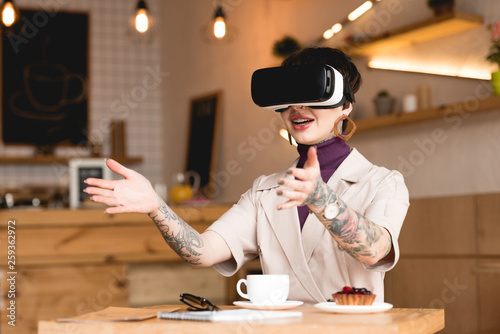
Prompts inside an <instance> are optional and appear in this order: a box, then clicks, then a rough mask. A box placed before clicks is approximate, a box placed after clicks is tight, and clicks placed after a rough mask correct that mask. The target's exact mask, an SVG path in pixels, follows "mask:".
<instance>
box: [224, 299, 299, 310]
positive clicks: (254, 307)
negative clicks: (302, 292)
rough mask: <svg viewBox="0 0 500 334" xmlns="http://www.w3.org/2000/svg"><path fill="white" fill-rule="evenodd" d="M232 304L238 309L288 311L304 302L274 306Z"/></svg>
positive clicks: (245, 303) (250, 303)
mask: <svg viewBox="0 0 500 334" xmlns="http://www.w3.org/2000/svg"><path fill="white" fill-rule="evenodd" d="M233 304H234V305H236V306H239V307H243V308H249V309H252V310H288V309H290V308H294V307H297V306H300V305H302V304H304V302H301V301H295V300H287V301H286V302H284V303H283V304H277V305H274V304H254V303H252V302H249V301H241V302H233Z"/></svg>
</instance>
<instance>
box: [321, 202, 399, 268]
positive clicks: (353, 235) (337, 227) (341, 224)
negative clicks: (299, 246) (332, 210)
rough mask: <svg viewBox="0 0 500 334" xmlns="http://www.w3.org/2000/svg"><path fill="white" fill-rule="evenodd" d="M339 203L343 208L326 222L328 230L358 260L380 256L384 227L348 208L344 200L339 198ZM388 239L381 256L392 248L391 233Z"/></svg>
mask: <svg viewBox="0 0 500 334" xmlns="http://www.w3.org/2000/svg"><path fill="white" fill-rule="evenodd" d="M339 203H340V204H341V208H340V213H339V214H338V216H337V217H336V218H335V219H333V220H331V221H329V222H325V223H326V227H327V228H328V230H329V231H330V232H331V233H332V234H333V235H334V236H337V237H338V239H339V240H338V241H339V244H340V246H341V247H342V249H344V250H345V251H346V252H347V253H348V254H350V255H351V256H352V257H354V258H355V259H357V260H361V258H377V257H380V244H381V242H382V241H383V239H384V234H383V232H382V231H383V230H382V228H381V227H380V226H378V225H377V224H375V223H373V222H371V221H370V220H368V219H367V218H365V217H363V216H361V215H360V214H358V213H357V212H355V211H354V210H353V209H351V208H348V207H347V206H346V205H345V203H343V202H342V201H340V200H339ZM386 240H387V243H388V245H387V247H383V248H385V249H383V251H384V254H383V256H381V257H380V258H383V257H385V256H386V255H387V254H389V252H390V250H391V244H392V241H391V238H390V236H389V234H387V239H386ZM382 244H385V243H384V242H382Z"/></svg>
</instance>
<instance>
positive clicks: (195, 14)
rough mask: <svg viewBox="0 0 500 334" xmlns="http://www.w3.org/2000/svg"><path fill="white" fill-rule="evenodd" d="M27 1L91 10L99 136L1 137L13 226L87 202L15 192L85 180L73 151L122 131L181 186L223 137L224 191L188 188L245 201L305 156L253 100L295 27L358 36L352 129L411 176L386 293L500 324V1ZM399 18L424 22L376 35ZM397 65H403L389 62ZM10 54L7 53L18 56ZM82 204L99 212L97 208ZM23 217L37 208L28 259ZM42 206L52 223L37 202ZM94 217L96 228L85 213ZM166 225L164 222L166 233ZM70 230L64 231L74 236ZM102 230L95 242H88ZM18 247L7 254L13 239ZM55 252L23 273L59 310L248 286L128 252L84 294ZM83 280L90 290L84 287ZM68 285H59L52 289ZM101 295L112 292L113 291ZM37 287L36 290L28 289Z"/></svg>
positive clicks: (492, 327) (456, 325) (460, 318)
mask: <svg viewBox="0 0 500 334" xmlns="http://www.w3.org/2000/svg"><path fill="white" fill-rule="evenodd" d="M14 3H15V5H16V6H18V7H19V8H21V9H30V10H34V11H35V13H36V12H39V13H42V14H40V15H39V16H38V17H37V19H38V21H37V20H36V19H34V21H33V22H34V27H33V28H34V31H35V35H36V31H37V29H42V28H43V26H44V25H45V24H46V22H50V20H51V19H53V18H56V17H57V14H56V15H53V16H52V15H48V14H47V13H52V12H61V13H62V12H64V13H86V14H88V44H87V46H88V49H87V60H86V61H87V62H86V65H87V67H86V69H87V75H86V78H85V89H86V91H85V94H86V105H87V112H88V124H87V136H88V137H87V139H88V143H89V144H88V145H87V146H64V145H62V146H57V147H55V149H54V150H53V152H51V154H53V155H54V156H55V157H56V158H53V157H52V158H50V157H49V158H47V157H39V156H38V157H35V152H36V151H37V149H36V148H35V146H34V145H19V144H9V143H4V142H1V143H0V186H1V189H0V190H1V191H0V192H1V193H2V209H1V210H2V212H1V213H0V214H1V217H2V222H1V224H2V229H3V232H6V227H5V225H6V224H7V220H9V219H12V218H15V217H17V215H18V213H19V212H28V211H29V212H36V213H37V214H36V215H38V214H39V213H40V212H43V213H45V214H47V213H48V214H49V216H43V217H48V218H46V219H47V220H48V221H50V219H51V218H50V214H51V213H52V214H54V212H56V211H61V210H64V209H67V208H66V206H67V205H69V204H68V203H67V201H65V200H61V198H63V199H64V198H65V197H64V196H65V195H64V196H63V197H59V199H58V200H57V201H56V200H54V199H49V200H47V201H45V200H42V201H41V202H36V204H37V205H39V207H38V208H34V207H33V205H35V204H31V202H30V203H26V202H23V203H22V205H18V204H19V203H14V204H12V203H11V206H13V207H12V208H10V209H7V208H6V207H7V204H8V201H7V200H6V194H7V193H11V194H17V195H16V196H18V197H17V198H22V196H21V195H19V194H24V195H26V192H28V193H29V191H28V190H31V191H37V192H39V193H40V194H42V193H43V189H45V190H47V189H51V190H53V191H54V192H57V191H59V190H58V189H63V190H65V191H67V190H68V187H69V186H70V184H71V183H72V180H71V177H70V171H69V166H68V163H69V161H70V160H72V159H82V158H91V157H94V156H97V157H98V158H99V159H100V160H103V158H104V157H108V156H111V155H112V154H113V153H116V152H117V151H116V150H117V148H116V147H114V146H115V145H116V142H115V141H117V142H120V140H121V142H122V144H121V145H122V147H119V148H118V149H119V150H121V151H120V152H121V156H120V157H121V158H122V160H124V162H125V164H126V165H127V166H129V167H131V168H133V169H135V170H137V171H138V172H140V173H142V174H143V175H144V176H146V177H147V178H148V179H149V180H150V181H151V182H152V184H153V185H155V187H156V188H157V189H158V190H159V191H160V193H161V194H162V195H163V196H164V197H165V199H167V200H168V201H169V202H170V201H171V198H170V191H171V189H172V188H174V187H175V186H176V185H177V183H178V181H179V180H176V178H175V177H174V176H176V175H177V174H178V173H182V172H185V171H186V161H187V159H188V158H187V157H188V154H189V151H190V150H193V149H195V148H196V146H198V143H199V145H202V144H203V142H204V141H206V140H208V139H210V140H213V141H214V143H213V148H212V153H213V157H214V159H213V161H212V162H211V165H210V166H211V167H210V182H211V183H210V189H209V190H210V191H209V193H210V194H209V195H210V197H211V198H209V199H205V198H202V197H198V198H195V199H193V200H191V201H190V202H187V203H181V204H177V205H178V206H180V207H184V208H186V207H187V208H191V207H195V208H196V207H203V206H208V207H210V206H217V205H230V204H231V203H235V202H236V201H237V200H238V199H239V196H240V195H241V194H242V193H243V192H244V191H246V190H247V189H248V188H249V187H250V186H251V185H252V181H253V180H254V179H255V178H256V177H257V176H259V175H262V174H269V173H272V172H275V171H278V170H282V169H284V168H286V167H287V166H288V165H289V164H290V163H291V162H292V161H293V160H294V159H295V158H296V156H297V152H296V148H295V147H294V146H293V145H290V143H289V142H288V140H287V139H284V138H283V137H282V136H280V134H279V130H280V129H281V123H280V122H281V120H280V119H279V116H278V115H277V114H276V113H274V112H271V111H268V110H264V109H262V108H259V107H257V106H256V105H255V104H254V103H253V102H252V99H251V95H250V79H251V75H252V73H253V71H255V70H256V69H259V68H263V67H270V66H278V65H279V64H280V62H281V60H282V59H283V58H282V56H281V55H280V54H278V53H279V52H278V51H281V52H286V51H287V50H286V45H287V44H286V43H284V42H286V41H288V42H290V43H291V44H292V46H294V43H296V44H298V45H299V46H309V45H316V46H332V47H342V48H346V49H347V50H348V51H349V52H351V55H352V57H353V60H354V62H355V63H356V64H357V66H358V68H359V70H360V72H361V74H362V76H363V80H364V81H363V85H362V87H361V89H360V91H359V92H358V93H357V96H356V103H355V106H354V111H353V114H352V115H353V119H354V121H355V122H356V123H357V124H358V130H357V132H356V133H355V135H354V136H353V137H352V139H350V140H349V142H348V143H349V145H350V146H352V147H356V148H357V149H358V150H359V151H360V152H362V154H363V155H365V156H366V157H367V158H368V159H369V160H370V161H372V162H373V163H375V164H377V165H380V166H385V167H387V168H390V169H397V170H399V171H401V172H402V173H403V175H404V176H405V181H406V184H407V186H408V188H409V191H410V197H411V208H410V212H409V218H408V219H407V221H406V222H405V225H404V226H403V231H402V233H401V237H400V243H401V251H402V255H401V261H400V263H399V264H398V266H396V269H394V271H393V272H391V273H389V274H387V276H386V301H388V302H392V303H394V305H395V306H396V307H423V308H429V307H434V308H445V310H446V324H447V326H446V329H445V330H444V332H449V333H498V332H499V331H500V324H499V320H498V318H497V317H496V316H495V312H497V311H498V308H499V302H498V300H499V299H500V289H499V288H500V287H499V283H498V281H499V280H498V278H499V274H500V269H499V268H500V267H499V263H500V262H499V259H500V247H499V246H498V244H500V243H499V242H498V240H499V238H500V224H499V223H500V222H499V219H498V215H499V214H500V211H499V209H498V207H499V205H498V204H499V203H500V196H499V195H498V194H499V193H500V118H499V110H500V99H499V98H498V97H497V96H496V95H495V94H494V92H493V88H492V83H491V82H490V77H491V74H492V73H493V72H496V71H498V70H499V68H498V64H494V63H491V62H489V61H487V60H486V56H487V55H488V52H489V48H490V45H491V43H492V42H491V38H490V31H489V30H488V26H489V24H491V23H495V22H500V2H498V1H496V0H477V1H472V0H455V3H454V14H451V17H452V18H456V20H455V21H458V23H457V22H453V23H451V24H450V25H449V26H448V25H446V24H444V25H442V26H439V25H432V24H431V23H430V22H431V21H432V20H434V21H436V17H435V14H434V13H433V12H432V10H431V8H430V7H429V6H428V4H427V1H426V0H382V1H372V8H371V9H369V10H368V11H367V12H366V13H365V14H363V15H362V16H360V17H359V18H358V19H356V20H355V21H352V22H351V21H348V20H347V19H346V18H347V15H348V14H349V13H350V12H352V11H353V10H354V9H356V8H357V7H358V6H360V5H362V4H363V3H365V0H356V1H332V0H308V1H305V0H252V1H250V0H220V1H216V0H182V1H181V0H168V1H161V0H148V1H146V3H147V7H148V10H149V12H150V14H151V15H152V17H153V19H154V25H153V26H152V28H151V30H150V32H149V33H148V34H147V36H141V35H140V34H137V33H134V32H133V30H132V28H131V27H130V18H131V16H132V14H133V12H134V10H135V8H136V6H137V1H133V0H106V1H98V0H80V1H73V0H17V1H15V2H14ZM219 7H221V8H222V10H223V14H224V19H225V23H226V36H225V37H224V38H221V39H218V38H215V37H214V36H213V35H212V30H211V29H212V25H213V23H214V18H215V16H216V10H217V8H219ZM43 13H45V14H43ZM33 17H34V18H35V16H33ZM44 20H47V21H44ZM434 21H433V22H434ZM445 21H446V20H445ZM448 21H454V20H453V19H450V20H448ZM448 21H446V22H448ZM336 23H341V24H342V30H340V31H337V30H336V28H337V27H338V25H335V24H336ZM434 23H435V22H434ZM429 27H430V28H429ZM398 32H405V33H407V35H403V38H401V39H397V38H394V40H393V42H392V44H391V43H389V44H388V45H383V46H381V47H379V48H377V47H374V48H370V47H372V46H374V45H375V44H376V43H375V42H373V43H370V42H368V41H367V40H366V38H370V37H374V36H380V35H383V34H387V35H391V36H392V35H397V33H398ZM75 35H76V34H75ZM332 35H333V36H332ZM69 36H70V37H71V36H72V35H71V34H70V35H69ZM280 42H282V43H280ZM18 43H19V44H17V45H18V46H19V48H22V47H24V46H25V45H29V41H28V42H26V43H25V42H22V41H21V42H19V41H18ZM280 45H281V46H283V45H285V50H283V49H280V48H279V46H280ZM4 48H5V39H4ZM365 51H366V52H365ZM363 52H365V53H363ZM387 65H392V66H394V67H397V66H399V69H400V70H397V69H386V68H377V67H385V66H387ZM3 66H4V69H5V63H4V64H3ZM401 68H403V70H401ZM4 71H5V70H4ZM443 71H444V72H446V73H442V72H443ZM431 72H432V73H431ZM436 72H439V73H436ZM2 84H3V88H4V89H3V91H4V92H5V89H6V88H7V86H8V84H9V83H8V82H6V81H5V80H4V81H3V83H2ZM381 91H386V92H388V93H389V96H390V97H392V98H393V106H392V109H391V110H390V111H389V114H385V115H382V114H381V113H382V112H381V111H377V110H376V108H375V98H376V97H377V95H379V93H380V92H381ZM34 94H36V93H34ZM214 96H215V97H216V98H217V100H216V103H217V104H216V106H217V107H216V110H217V117H216V123H215V124H216V126H213V128H212V129H211V130H213V133H210V132H208V133H207V132H203V131H204V130H203V127H202V128H201V130H200V129H199V128H197V130H196V131H198V130H199V131H201V133H202V134H203V136H206V138H205V137H197V139H196V141H195V142H196V143H197V144H196V145H192V144H190V142H189V141H190V135H192V133H193V131H191V130H190V129H192V125H193V121H192V110H193V106H194V105H195V103H196V101H200V100H203V99H207V98H208V99H210V98H213V97H214ZM68 100H69V98H68ZM112 124H115V125H116V124H118V125H117V127H116V128H118V129H121V132H120V131H118V132H120V133H119V136H121V137H118V139H116V138H114V137H113V136H116V135H117V131H116V130H115V131H113V130H112V129H111V127H112ZM120 126H123V127H122V128H120ZM116 128H115V129H116ZM4 131H5V129H4ZM18 131H28V130H26V129H25V130H23V129H22V128H21V129H19V130H18ZM210 136H213V138H210ZM113 138H114V139H113ZM114 140H115V141H114ZM113 143H115V144H113ZM123 152H125V153H123ZM47 159H48V162H47ZM51 159H52V160H51ZM19 196H20V197H19ZM28 196H29V195H28ZM40 196H43V195H40ZM14 198H16V197H15V196H14ZM44 198H45V197H44ZM29 199H30V200H31V198H29ZM33 203H34V202H33ZM90 209H93V207H91V208H90ZM82 210H89V208H83V209H82ZM79 212H80V211H79ZM80 215H81V216H82V215H83V217H84V216H85V211H83V213H80ZM30 217H32V216H30ZM38 217H42V215H38ZM30 219H31V218H30ZM99 219H101V218H99ZM70 220H71V219H70ZM78 221H79V222H81V218H80V219H79V220H78ZM23 223H26V222H25V221H23V220H22V219H21V218H19V219H18V226H19V235H18V240H19V244H18V254H19V267H21V265H22V257H21V256H22V252H23V250H22V245H23V244H22V240H23V234H22V233H23V230H22V227H23ZM30 223H32V225H34V224H36V218H35V221H34V222H30ZM67 223H68V224H71V221H68V222H67ZM144 224H146V223H144ZM151 224H152V223H151ZM78 226H80V225H78ZM117 229H118V227H117ZM79 231H80V232H81V234H84V233H85V230H84V228H82V230H79ZM103 231H104V230H103ZM106 233H114V232H113V229H110V230H106ZM4 235H5V234H4ZM26 235H28V232H26ZM66 237H67V236H66ZM100 237H101V238H103V237H104V236H102V235H101V236H100ZM158 237H159V238H160V239H161V235H160V234H159V233H158ZM73 238H78V237H77V236H73ZM59 241H60V242H61V243H59V244H58V245H62V243H65V242H69V243H70V242H72V240H71V239H68V240H59ZM161 241H162V240H160V242H161ZM2 244H3V243H2ZM3 245H4V244H3ZM91 246H92V245H86V244H85V243H81V244H80V245H79V247H80V248H82V249H85V248H87V247H91ZM2 247H3V246H2ZM41 247H42V248H43V244H42V246H41ZM54 247H55V246H54ZM165 247H166V246H165ZM4 248H5V247H4ZM56 248H57V247H56ZM164 251H166V249H165V250H164ZM2 252H4V253H2V254H6V251H5V250H4V249H2ZM110 257H112V255H110ZM4 258H6V256H5V257H4ZM2 261H3V260H2ZM118 262H119V261H118ZM1 265H2V266H4V264H3V263H2V264H1ZM65 266H67V264H61V265H58V266H55V269H54V270H56V271H55V272H57V270H64V269H65V268H66V267H65ZM96 268H98V269H99V268H100V269H102V267H99V266H97V267H96ZM21 269H22V267H21V268H19V270H21ZM39 269H40V268H39V267H37V266H36V265H34V266H32V267H28V266H26V267H24V270H25V276H26V277H22V275H21V277H20V278H19V279H18V289H21V287H19V285H21V286H22V287H23V288H24V289H25V290H26V291H27V292H31V293H32V294H34V293H36V296H39V297H40V298H39V299H36V298H35V299H36V301H37V303H42V300H44V301H43V302H45V303H46V304H47V303H48V304H49V305H45V306H46V307H48V309H50V308H51V306H52V309H53V310H57V309H58V308H57V307H55V306H56V304H57V303H62V302H61V300H64V298H69V299H70V301H67V303H66V304H64V307H62V308H63V309H64V311H63V310H61V311H60V312H63V313H64V312H66V313H70V314H66V315H71V313H74V315H76V314H78V313H79V312H82V310H94V309H95V308H99V307H101V308H102V307H105V306H108V305H113V304H116V303H121V304H125V305H129V306H144V305H151V304H161V303H168V302H170V303H172V302H174V303H176V302H177V296H178V294H179V293H182V292H195V293H199V294H201V295H204V296H207V297H209V298H211V299H214V300H216V301H217V302H227V296H228V294H231V292H230V290H231V289H234V285H233V286H232V287H227V286H228V285H227V279H225V278H223V277H221V276H219V275H218V274H217V273H215V271H213V270H212V269H206V270H201V271H196V270H194V269H191V268H190V267H189V266H186V265H183V264H181V263H177V262H164V261H156V262H155V261H153V260H148V261H145V262H144V263H141V261H137V262H135V263H131V264H128V265H127V266H126V273H122V272H121V271H120V272H119V273H120V275H118V274H117V271H116V269H115V272H114V276H113V275H111V276H106V277H105V278H104V279H103V280H102V282H101V283H95V284H94V286H92V289H94V290H92V289H91V290H88V291H86V292H84V293H81V292H78V291H76V290H78V286H72V289H73V290H71V288H67V287H66V290H64V291H63V290H62V289H63V286H61V287H60V289H61V290H58V287H57V284H56V283H54V282H53V281H56V282H57V275H56V274H54V276H53V277H52V276H50V275H49V276H47V275H48V274H46V276H43V274H40V273H38V274H36V273H37V270H39ZM30 270H31V271H30ZM40 270H41V269H40ZM120 270H121V269H120ZM102 271H103V270H96V271H93V272H92V273H93V274H92V275H99V274H98V273H99V272H102ZM26 273H30V274H26ZM108 274H109V273H108ZM30 275H31V276H30ZM37 275H41V276H37ZM76 275H77V276H78V275H79V277H80V276H81V277H83V278H82V279H85V278H84V277H85V275H87V274H86V272H85V270H83V269H82V270H81V271H79V272H78V274H76ZM89 275H90V274H89ZM118 276H120V279H123V280H125V281H126V282H127V284H124V285H126V288H124V290H126V292H124V293H120V294H116V295H115V294H113V293H110V296H108V295H106V294H103V293H102V291H103V290H106V289H108V288H107V284H108V281H109V280H110V278H109V277H115V278H116V279H117V280H118V278H117V277H118ZM29 277H32V278H33V277H37V279H32V280H30V278H29ZM48 277H52V278H53V279H49V278H48ZM44 279H45V280H47V281H52V283H50V284H52V285H50V286H51V289H53V290H50V291H48V290H47V289H45V288H44V287H43V284H42V283H40V282H43V281H44ZM2 281H4V279H2ZM23 282H25V283H23ZM231 282H232V281H231ZM2 283H3V282H2ZM28 283H29V284H28ZM45 283H46V284H49V283H48V282H45ZM45 283H44V284H45ZM23 284H24V285H23ZM37 284H38V285H37ZM37 287H38V288H37ZM5 289H7V287H6V285H5V284H3V286H2V295H3V297H4V298H3V299H2V303H3V304H2V310H1V311H0V312H4V310H5V305H6V304H5V302H6V300H7V299H6V298H7V297H6V294H5V292H6V290H5ZM37 289H38V290H37ZM44 289H45V290H44ZM42 290H43V291H45V292H44V293H43V294H42V293H41V292H40V291H42ZM108 290H109V289H108ZM100 291H101V295H99V292H100ZM106 291H107V290H106ZM73 293H74V294H75V295H78V297H75V298H73V299H71V298H70V297H68V296H69V295H71V294H73ZM232 293H233V295H234V292H232ZM124 294H125V295H124ZM57 295H60V296H59V299H57V298H55V297H53V298H52V297H51V296H57ZM118 295H119V296H118ZM99 296H100V297H101V298H100V301H101V302H100V303H99V302H98V303H96V302H95V300H97V301H99V298H98V297H99ZM22 297H23V292H22V291H19V298H22ZM105 297H106V298H105ZM44 298H45V299H44ZM61 298H62V299H61ZM92 298H93V300H94V304H91V302H90V300H92ZM33 302H34V301H33V300H31V301H29V300H27V302H26V304H29V303H33ZM51 303H52V304H51ZM89 305H96V306H95V307H89ZM23 307H24V312H26V314H25V315H23V313H22V312H23ZM28 309H29V310H28ZM34 309H37V310H38V311H36V310H34ZM44 309H45V307H44ZM18 312H19V313H18V316H19V319H20V321H22V320H23V319H24V320H25V323H28V322H30V321H31V323H30V327H29V328H30V330H33V329H34V328H36V321H35V320H36V319H37V318H45V319H46V318H49V319H50V318H54V317H57V316H59V315H58V314H56V313H55V312H56V311H53V312H52V313H50V312H48V311H45V313H43V312H44V311H42V310H41V308H40V306H39V305H38V306H37V307H33V309H31V308H30V307H28V306H26V305H24V306H23V305H22V304H21V305H20V306H19V309H18ZM28 312H32V313H30V314H28ZM28 318H31V320H27V319H28ZM33 319H35V320H33ZM33 323H34V324H33ZM1 326H2V332H3V330H4V329H5V330H6V331H7V330H12V328H7V327H6V325H5V323H4V319H2V324H1ZM13 332H15V331H13Z"/></svg>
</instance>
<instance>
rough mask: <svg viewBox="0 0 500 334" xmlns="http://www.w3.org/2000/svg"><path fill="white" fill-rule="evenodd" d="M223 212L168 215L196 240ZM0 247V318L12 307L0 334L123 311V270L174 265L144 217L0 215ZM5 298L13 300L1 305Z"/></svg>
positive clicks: (181, 210) (188, 210)
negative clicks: (47, 322) (63, 319)
mask: <svg viewBox="0 0 500 334" xmlns="http://www.w3.org/2000/svg"><path fill="white" fill-rule="evenodd" d="M229 208H230V206H229V205H220V206H203V207H174V208H173V209H174V210H175V212H176V213H177V214H178V215H179V216H180V217H181V218H183V219H184V220H185V221H187V222H188V223H190V225H191V226H193V227H194V228H195V229H196V230H197V231H200V232H202V231H204V230H205V229H206V228H207V227H208V226H209V225H210V224H211V223H212V222H213V221H215V220H216V219H217V218H218V217H219V216H220V215H222V213H224V212H225V211H226V210H228V209H229ZM14 222H15V223H14ZM9 225H10V226H11V228H9V227H8V226H9ZM12 227H14V228H15V229H12ZM9 233H10V236H11V238H10V239H9V241H11V243H13V246H15V254H13V255H14V257H15V258H14V260H15V265H14V266H13V267H11V268H10V267H8V265H11V264H12V263H8V262H7V257H8V254H7V253H8V247H7V246H8V237H9ZM12 236H15V239H14V238H12ZM0 246H1V247H0V258H1V260H0V291H1V292H2V300H1V302H0V305H3V306H2V310H1V312H2V314H3V312H4V311H5V309H6V307H7V305H9V303H11V301H14V302H15V305H16V309H15V319H16V326H15V327H13V326H10V325H8V323H7V322H8V320H9V319H8V318H7V317H5V316H2V320H1V321H0V332H1V333H2V334H9V333H26V334H29V333H36V332H37V322H38V321H39V320H43V319H45V320H46V319H53V318H54V317H56V318H57V317H66V316H72V315H74V314H79V313H82V312H88V311H95V310H98V309H102V308H105V307H107V306H109V305H111V304H112V305H116V306H129V292H130V290H129V289H130V284H129V283H130V278H129V271H130V268H131V266H137V265H140V264H145V263H146V264H155V263H160V264H165V263H172V265H174V264H177V263H179V262H182V260H180V258H179V257H178V256H177V254H176V253H175V252H174V251H173V250H172V249H170V247H168V245H167V244H166V243H165V241H164V240H163V238H162V236H161V234H160V232H159V231H158V229H157V228H156V226H155V224H154V223H153V222H152V221H151V219H149V217H147V215H143V214H120V215H107V214H104V211H103V209H101V208H99V209H88V210H36V211H35V210H33V211H21V210H3V211H1V212H0ZM11 255H12V254H11ZM189 269H190V268H189ZM193 271H194V270H193ZM10 273H13V274H10ZM197 274H198V275H199V273H197ZM10 276H13V277H14V280H13V282H14V283H15V284H14V285H13V286H12V285H10V284H9V282H8V281H7V278H8V277H10ZM159 279H161V278H159ZM138 284H141V283H138ZM12 288H13V289H12ZM11 290H14V294H13V295H11V297H9V291H11ZM182 292H183V291H182Z"/></svg>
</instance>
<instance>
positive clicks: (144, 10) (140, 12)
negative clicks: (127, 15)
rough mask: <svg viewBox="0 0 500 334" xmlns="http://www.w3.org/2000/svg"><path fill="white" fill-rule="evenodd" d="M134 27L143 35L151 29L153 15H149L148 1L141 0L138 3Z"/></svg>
mask: <svg viewBox="0 0 500 334" xmlns="http://www.w3.org/2000/svg"><path fill="white" fill-rule="evenodd" d="M134 27H135V30H137V31H138V32H139V33H141V34H143V33H145V32H146V31H148V30H149V28H150V27H151V15H150V13H149V10H148V7H147V6H146V1H144V0H139V2H138V3H137V9H136V12H135V19H134Z"/></svg>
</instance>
